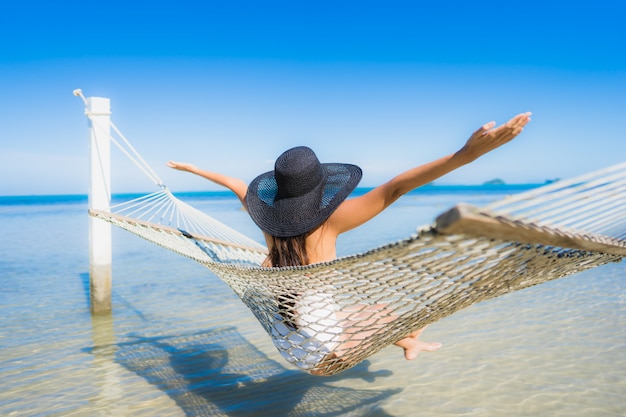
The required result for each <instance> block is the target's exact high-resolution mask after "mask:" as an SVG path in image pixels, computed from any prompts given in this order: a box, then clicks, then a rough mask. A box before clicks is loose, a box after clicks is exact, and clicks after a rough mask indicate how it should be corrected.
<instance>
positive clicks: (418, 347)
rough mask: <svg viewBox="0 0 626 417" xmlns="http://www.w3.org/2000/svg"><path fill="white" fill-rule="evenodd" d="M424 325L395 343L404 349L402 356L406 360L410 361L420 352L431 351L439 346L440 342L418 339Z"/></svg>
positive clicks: (424, 328)
mask: <svg viewBox="0 0 626 417" xmlns="http://www.w3.org/2000/svg"><path fill="white" fill-rule="evenodd" d="M426 327H428V326H424V327H422V328H421V329H419V330H418V331H416V332H413V333H411V334H410V335H408V336H407V337H405V338H404V339H402V340H400V341H398V342H397V343H396V345H397V346H400V347H401V348H402V349H404V358H405V359H406V360H408V361H410V360H413V359H415V358H417V355H419V353H420V352H433V351H435V350H437V349H439V348H440V347H441V343H431V342H423V341H421V340H419V337H420V335H421V334H422V332H423V331H424V330H426Z"/></svg>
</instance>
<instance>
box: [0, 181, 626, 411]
mask: <svg viewBox="0 0 626 417" xmlns="http://www.w3.org/2000/svg"><path fill="white" fill-rule="evenodd" d="M528 187H529V186H489V187H452V186H450V187H440V186H431V187H424V188H422V189H421V190H419V191H418V192H414V193H411V194H409V195H407V196H405V197H403V198H402V199H401V200H400V201H399V202H398V203H397V204H395V205H394V206H392V207H391V208H390V209H389V210H387V211H386V212H385V213H383V214H382V215H381V216H379V217H378V218H376V219H374V220H373V221H372V222H371V223H369V224H367V225H365V226H364V227H362V228H361V229H359V230H356V231H353V232H351V233H350V234H347V235H345V236H343V237H342V238H341V240H340V242H339V252H340V255H347V254H350V253H354V252H361V251H364V250H367V249H369V248H371V247H374V246H378V245H381V244H384V243H388V242H391V241H394V240H397V239H400V238H404V237H407V236H408V235H410V234H411V233H413V231H414V230H415V228H416V227H417V226H420V225H423V224H427V223H429V222H431V221H432V220H433V218H434V217H435V216H436V215H437V214H439V213H440V212H442V211H444V210H445V209H447V208H449V207H450V206H452V205H453V204H455V203H457V202H460V201H463V202H468V203H473V204H476V205H482V204H486V203H488V202H490V201H493V200H496V199H499V198H501V197H503V196H505V195H507V194H511V193H515V192H518V191H521V190H523V189H525V188H528ZM181 196H182V197H183V198H184V199H186V200H187V201H189V202H190V203H191V204H193V205H194V206H196V207H198V208H199V209H201V210H203V211H205V212H207V213H209V214H211V215H213V216H214V217H216V218H217V219H218V220H220V221H223V222H225V223H227V224H228V225H230V226H232V227H234V228H236V229H238V230H240V231H242V232H244V233H246V234H248V235H250V236H253V237H255V238H258V239H260V233H259V232H258V231H257V230H256V228H255V226H254V225H253V224H252V222H251V221H250V220H249V218H248V217H247V215H246V213H245V212H243V211H242V210H241V207H240V204H239V203H238V201H237V200H236V199H235V198H233V197H230V196H229V195H228V194H225V193H187V194H182V195H181ZM86 210H87V199H86V197H85V196H43V197H42V196H33V197H0V228H1V229H0V231H1V233H2V240H1V241H0V285H1V290H0V415H3V416H4V415H6V416H287V415H289V416H318V415H321V416H460V415H463V416H509V415H510V416H544V415H545V416H623V415H626V401H625V400H624V398H626V280H625V279H626V265H625V263H624V262H622V263H619V264H610V265H606V266H603V267H600V268H597V269H594V270H591V271H587V272H584V273H580V274H577V275H574V276H571V277H568V278H564V279H561V280H557V281H554V282H550V283H546V284H542V285H540V286H537V287H533V288H529V289H526V290H523V291H519V292H517V293H513V294H509V295H506V296H503V297H501V298H498V299H495V300H491V301H488V302H483V303H480V304H478V305H475V306H473V307H470V308H468V309H466V310H463V311H461V312H459V313H456V314H455V315H453V316H451V317H448V318H446V319H444V320H441V321H440V322H438V323H435V324H433V325H432V326H431V327H430V328H429V329H428V330H427V331H426V332H425V334H424V338H425V339H426V340H433V341H441V342H442V343H443V344H444V347H443V348H442V349H441V350H440V351H438V352H435V353H429V354H422V355H421V356H420V357H418V359H416V360H415V361H413V362H406V361H405V360H404V359H403V358H402V353H401V351H400V350H399V349H398V348H395V347H389V348H387V349H385V350H383V351H382V352H380V353H378V354H376V355H374V356H373V357H371V358H370V359H368V360H367V361H365V362H364V363H363V364H361V365H359V366H357V367H355V368H353V369H351V370H348V371H346V372H344V373H342V374H340V375H338V376H335V377H331V378H319V377H312V376H309V375H307V374H304V373H302V372H300V371H297V370H294V369H292V368H290V367H288V365H287V364H286V363H285V362H283V361H282V359H281V357H280V355H279V354H278V352H277V351H276V350H275V348H274V347H273V345H272V344H271V341H270V340H269V337H267V335H266V334H265V333H264V331H263V330H262V328H261V326H260V325H259V324H258V323H257V322H256V320H255V318H254V317H253V316H252V314H251V313H250V312H249V311H248V310H247V308H246V307H245V306H244V305H243V304H242V303H241V302H240V301H239V300H238V299H237V298H236V297H235V296H234V295H233V293H232V292H231V291H230V289H229V288H228V287H227V286H226V285H225V284H223V283H222V282H221V281H220V280H219V279H217V278H216V277H215V276H214V275H213V274H211V273H210V272H209V271H208V270H207V269H205V268H204V267H202V266H200V265H197V264H195V263H193V262H192V261H190V260H188V259H186V258H183V257H180V256H177V255H175V254H172V253H169V252H167V251H165V250H163V249H161V248H159V247H156V246H154V245H151V244H149V243H147V242H144V241H142V240H141V239H139V238H137V237H135V236H133V235H130V234H128V233H126V232H124V231H121V230H114V235H113V241H114V244H113V253H114V260H113V314H112V315H110V316H103V317H92V316H91V314H90V312H89V304H88V302H89V294H88V279H89V278H88V270H89V263H88V245H89V241H88V233H87V225H88V224H87V214H86Z"/></svg>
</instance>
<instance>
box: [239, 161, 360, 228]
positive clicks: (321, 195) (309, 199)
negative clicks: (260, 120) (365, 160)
mask: <svg viewBox="0 0 626 417" xmlns="http://www.w3.org/2000/svg"><path fill="white" fill-rule="evenodd" d="M321 166H322V169H323V170H324V171H325V174H326V179H325V181H324V183H323V184H321V189H318V190H315V191H314V192H311V193H309V194H305V195H302V196H298V197H292V198H282V199H279V200H277V199H276V195H277V193H278V185H277V183H276V179H275V178H274V171H269V172H266V173H264V174H261V175H259V176H258V177H256V178H255V179H254V180H252V182H251V183H250V185H249V186H248V192H247V194H246V204H247V206H248V212H249V213H250V216H251V217H252V220H253V221H254V222H255V223H256V225H257V226H259V228H260V229H261V230H263V231H264V232H265V233H268V234H270V235H271V236H276V237H293V236H299V235H302V234H305V233H307V232H309V231H311V230H314V229H315V228H317V227H318V226H319V225H321V224H322V223H324V222H325V221H326V220H327V219H328V218H329V217H330V215H331V214H332V213H333V212H334V211H335V210H336V209H337V207H339V205H340V204H341V203H342V202H343V201H344V200H345V199H346V198H347V197H348V196H349V195H350V194H351V193H352V191H354V189H355V188H356V186H357V185H358V184H359V182H360V181H361V178H362V176H363V172H362V171H361V168H359V167H358V166H356V165H352V164H340V163H324V164H321Z"/></svg>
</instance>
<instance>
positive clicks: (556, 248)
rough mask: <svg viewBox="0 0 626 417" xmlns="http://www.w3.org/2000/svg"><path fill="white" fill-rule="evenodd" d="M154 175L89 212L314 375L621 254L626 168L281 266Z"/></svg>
mask: <svg viewBox="0 0 626 417" xmlns="http://www.w3.org/2000/svg"><path fill="white" fill-rule="evenodd" d="M114 131H115V132H118V130H117V128H115V129H114ZM141 161H143V159H141ZM142 171H143V170H142ZM150 171H151V170H150ZM155 177H156V176H155ZM156 178H157V180H156V181H155V183H156V184H157V185H158V186H159V187H160V190H159V191H157V192H155V193H152V194H149V195H147V196H143V197H140V198H138V199H134V200H131V201H128V202H124V203H122V204H119V205H116V206H113V207H112V208H111V212H103V211H90V215H92V216H95V217H97V218H100V219H103V220H105V221H108V222H110V223H112V224H114V225H116V226H118V227H120V228H122V229H125V230H127V231H129V232H131V233H134V234H136V235H138V236H140V237H142V238H144V239H146V240H148V241H150V242H153V243H155V244H157V245H160V246H162V247H164V248H166V249H169V250H171V251H174V252H176V253H178V254H181V255H183V256H186V257H188V258H190V259H192V260H194V261H196V262H198V263H200V264H202V265H205V266H206V267H207V268H209V269H210V270H211V271H212V272H214V273H215V274H216V275H217V276H218V277H219V278H221V279H222V280H223V281H224V282H225V283H226V284H228V285H229V286H230V287H231V288H232V290H233V291H234V292H235V293H236V294H237V295H238V296H239V298H240V299H241V300H242V301H243V302H244V303H245V304H246V305H247V306H248V308H250V310H251V311H252V312H253V313H254V315H255V316H256V318H257V319H258V320H259V322H260V323H261V325H262V326H263V327H264V329H265V330H266V331H267V333H268V334H269V336H270V337H271V338H272V341H273V342H274V345H275V346H276V348H277V349H278V351H279V352H280V354H281V355H282V356H283V357H284V358H285V359H286V360H287V361H288V362H289V363H291V364H293V365H295V366H297V367H299V368H300V369H302V370H304V371H307V372H309V373H312V374H315V375H332V374H336V373H338V372H341V371H343V370H345V369H348V368H350V367H352V366H354V365H356V364H358V363H359V362H361V361H362V360H364V359H365V358H367V357H369V356H370V355H373V354H374V353H376V352H378V351H380V350H381V349H383V348H384V347H386V346H388V345H390V344H393V343H395V342H397V341H398V340H400V339H402V338H403V337H405V336H407V335H408V334H410V333H412V332H414V331H416V330H418V329H420V328H422V327H423V326H425V325H427V324H429V323H433V322H436V321H438V320H440V319H442V318H444V317H446V316H449V315H450V314H453V313H455V312H456V311H459V310H460V309H463V308H466V307H468V306H470V305H472V304H475V303H477V302H480V301H484V300H488V299H491V298H494V297H498V296H501V295H504V294H507V293H510V292H512V291H517V290H521V289H523V288H527V287H530V286H533V285H537V284H541V283H544V282H547V281H550V280H553V279H558V278H561V277H565V276H567V275H571V274H574V273H577V272H580V271H584V270H586V269H589V268H593V267H597V266H600V265H604V264H607V263H609V262H620V261H621V260H622V258H623V257H625V256H626V216H624V214H623V213H624V210H623V207H625V204H626V191H625V190H626V163H623V164H620V165H617V166H615V167H610V168H607V169H604V170H601V171H598V172H595V173H591V174H587V175H584V176H581V177H578V178H575V179H572V180H567V181H558V182H555V183H552V184H549V185H546V186H543V187H540V188H537V189H533V190H530V191H528V192H525V193H522V194H519V195H517V196H512V197H508V198H505V199H503V200H502V201H499V202H495V203H493V204H490V205H488V206H486V207H484V208H482V209H478V208H475V207H471V206H467V205H459V206H457V207H454V208H452V209H451V210H449V211H448V212H446V213H444V214H442V215H441V216H440V217H438V218H437V220H436V221H435V223H434V224H433V225H431V226H427V227H422V228H419V229H418V230H417V233H416V234H415V235H413V236H411V237H409V238H407V239H404V240H401V241H398V242H395V243H391V244H388V245H385V246H381V247H379V248H375V249H372V250H370V251H367V252H364V253H361V254H355V255H352V256H346V257H342V258H339V259H337V260H335V261H332V262H324V263H319V264H315V265H308V266H302V267H284V268H266V267H262V266H261V263H262V262H263V260H264V259H265V256H266V249H265V247H264V246H263V245H261V244H259V243H258V242H256V241H254V240H253V239H251V238H249V237H247V236H245V235H243V234H241V233H239V232H237V231H235V230H233V229H231V228H229V227H228V226H226V225H224V224H222V223H220V222H218V221H217V220H215V219H213V218H211V217H209V216H208V215H206V214H205V213H202V212H200V211H199V210H197V209H195V208H193V207H192V206H190V205H188V204H187V203H185V202H183V201H181V200H180V199H178V198H177V197H176V196H174V195H173V194H172V193H171V192H170V191H169V190H168V189H167V187H165V186H164V185H162V183H161V181H160V180H158V177H156Z"/></svg>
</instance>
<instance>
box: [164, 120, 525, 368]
mask: <svg viewBox="0 0 626 417" xmlns="http://www.w3.org/2000/svg"><path fill="white" fill-rule="evenodd" d="M529 121H530V113H522V114H519V115H517V116H515V117H513V118H512V119H511V120H509V121H508V122H507V123H505V124H503V125H501V126H498V127H495V122H490V123H487V124H485V125H483V126H482V127H481V128H479V129H478V130H477V131H475V132H474V133H473V134H472V135H471V136H470V138H469V139H468V140H467V142H466V143H465V145H464V146H463V147H462V148H461V149H460V150H459V151H457V152H455V153H453V154H450V155H447V156H444V157H442V158H440V159H437V160H435V161H432V162H430V163H427V164H424V165H421V166H418V167H415V168H412V169H410V170H408V171H406V172H403V173H401V174H400V175H398V176H396V177H394V178H392V179H391V180H390V181H388V182H386V183H384V184H382V185H380V186H378V187H376V188H374V189H373V190H371V191H370V192H368V193H366V194H364V195H362V196H359V197H355V198H351V199H347V197H348V195H349V194H350V193H351V192H352V191H353V190H354V188H356V186H357V184H358V182H359V181H360V179H361V176H362V173H361V169H360V168H359V167H357V166H355V165H350V164H336V163H332V164H328V163H327V164H321V163H320V162H319V160H318V159H317V157H316V156H315V153H314V152H313V151H312V150H311V149H309V148H307V147H296V148H292V149H289V150H287V151H286V152H284V153H283V154H282V155H281V156H280V157H279V158H278V159H277V160H276V164H275V169H274V171H270V172H266V173H264V174H262V175H260V176H258V177H257V178H255V179H254V180H253V181H252V182H251V183H250V185H249V186H248V185H247V184H246V183H245V182H243V181H242V180H240V179H236V178H233V177H230V176H226V175H222V174H218V173H215V172H209V171H204V170H201V169H199V168H197V167H195V166H194V165H191V164H187V163H180V162H174V161H170V162H168V166H170V167H171V168H174V169H178V170H181V171H187V172H191V173H193V174H196V175H199V176H201V177H204V178H206V179H208V180H210V181H213V182H215V183H217V184H219V185H222V186H224V187H226V188H228V189H230V190H231V191H233V192H234V193H235V195H237V197H238V198H239V199H240V200H241V202H242V204H243V206H244V208H245V209H246V210H247V211H248V213H249V214H250V216H251V217H252V219H253V220H254V222H255V223H256V224H257V226H259V228H260V229H261V230H262V231H263V234H264V236H265V240H266V243H267V247H268V250H269V254H268V257H267V259H266V260H265V263H264V266H296V265H309V264H314V263H318V262H325V261H332V260H334V259H335V258H336V257H337V250H336V242H337V237H338V236H339V235H340V234H341V233H344V232H347V231H349V230H351V229H354V228H356V227H358V226H360V225H362V224H364V223H366V222H367V221H369V220H371V219H372V218H373V217H375V216H376V215H378V214H379V213H381V212H382V211H383V210H384V209H386V208H387V207H389V205H391V204H392V203H393V202H395V201H396V200H397V199H398V198H400V196H402V195H404V194H406V193H407V192H409V191H411V190H413V189H415V188H417V187H420V186H422V185H424V184H427V183H429V182H432V181H434V180H436V179H437V178H439V177H441V176H443V175H445V174H447V173H449V172H450V171H453V170H455V169H457V168H459V167H461V166H463V165H466V164H468V163H470V162H472V161H474V160H476V159H477V158H478V157H480V156H481V155H484V154H486V153H488V152H490V151H492V150H494V149H496V148H497V147H499V146H501V145H503V144H505V143H507V142H509V141H511V140H512V139H513V138H515V137H516V136H517V135H518V134H520V133H521V132H522V130H523V128H524V126H525V125H526V124H527V123H528V122H529ZM322 294H323V291H322ZM316 296H317V297H319V293H318V294H317V295H316ZM294 297H296V295H294ZM372 309H373V310H377V309H379V310H381V311H382V310H383V309H384V306H372ZM371 311H372V310H369V312H370V313H371ZM309 313H310V312H302V313H301V314H303V315H305V314H309ZM339 314H340V313H339V312H337V316H338V315H339ZM344 314H349V313H346V312H345V311H344ZM351 319H354V317H351ZM341 320H342V317H337V319H336V323H342V321H341ZM343 323H345V321H344V322H343ZM296 325H297V323H296ZM344 325H345V324H344ZM423 330H424V329H420V330H418V331H416V332H414V333H411V334H409V335H408V336H406V337H405V338H404V339H402V340H400V341H398V342H397V343H396V345H397V346H400V347H401V348H403V349H404V356H405V358H406V359H407V360H412V359H414V358H415V357H417V355H418V354H419V353H420V352H421V351H434V350H437V349H439V348H440V347H441V344H439V343H428V342H423V341H421V340H419V336H420V334H421V333H422V332H423ZM329 343H330V345H331V346H333V348H334V349H331V348H329V352H328V353H329V355H332V356H333V357H340V356H341V352H342V351H345V350H347V349H349V348H350V347H351V346H350V345H354V343H355V342H350V341H345V340H341V338H338V339H336V340H333V341H330V342H329ZM331 350H332V351H331Z"/></svg>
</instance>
